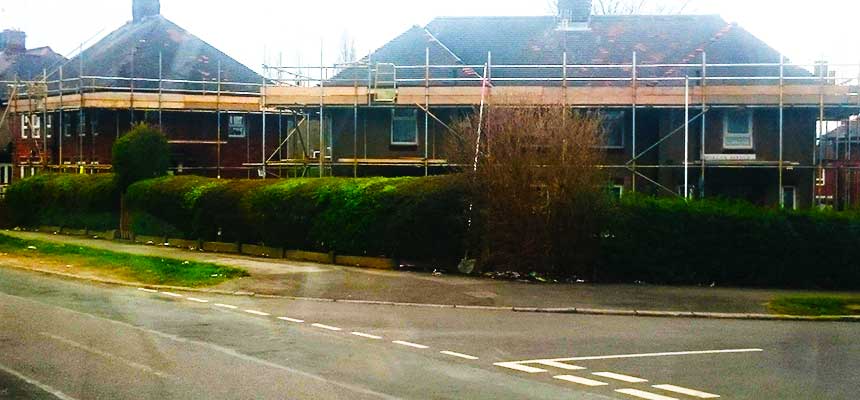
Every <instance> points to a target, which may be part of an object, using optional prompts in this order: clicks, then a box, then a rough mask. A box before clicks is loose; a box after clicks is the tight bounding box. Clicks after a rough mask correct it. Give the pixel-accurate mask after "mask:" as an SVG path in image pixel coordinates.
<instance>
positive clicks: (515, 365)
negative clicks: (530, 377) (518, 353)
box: [493, 362, 546, 374]
mask: <svg viewBox="0 0 860 400" xmlns="http://www.w3.org/2000/svg"><path fill="white" fill-rule="evenodd" d="M493 365H495V366H497V367H502V368H509V369H512V370H515V371H522V372H527V373H529V374H537V373H540V372H546V370H545V369H540V368H535V367H529V366H528V365H523V364H520V363H518V362H500V363H495V364H493Z"/></svg>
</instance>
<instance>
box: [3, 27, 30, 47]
mask: <svg viewBox="0 0 860 400" xmlns="http://www.w3.org/2000/svg"><path fill="white" fill-rule="evenodd" d="M0 51H4V52H9V53H23V52H25V51H27V34H26V33H24V32H21V31H16V30H11V29H6V30H4V31H3V32H0Z"/></svg>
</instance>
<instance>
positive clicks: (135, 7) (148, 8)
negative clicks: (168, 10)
mask: <svg viewBox="0 0 860 400" xmlns="http://www.w3.org/2000/svg"><path fill="white" fill-rule="evenodd" d="M131 8H132V10H131V14H132V16H133V18H134V22H140V21H142V20H143V19H144V18H146V17H152V16H155V15H159V14H161V2H160V1H159V0H132V5H131Z"/></svg>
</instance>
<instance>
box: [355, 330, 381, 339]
mask: <svg viewBox="0 0 860 400" xmlns="http://www.w3.org/2000/svg"><path fill="white" fill-rule="evenodd" d="M352 334H353V335H355V336H359V337H363V338H367V339H373V340H382V336H376V335H370V334H367V333H362V332H352Z"/></svg>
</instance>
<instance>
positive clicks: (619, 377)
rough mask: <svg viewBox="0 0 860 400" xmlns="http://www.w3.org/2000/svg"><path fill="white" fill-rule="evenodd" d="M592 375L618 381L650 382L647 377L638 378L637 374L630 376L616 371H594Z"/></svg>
mask: <svg viewBox="0 0 860 400" xmlns="http://www.w3.org/2000/svg"><path fill="white" fill-rule="evenodd" d="M591 375H596V376H602V377H604V378H609V379H615V380H616V381H621V382H627V383H644V382H648V380H647V379H642V378H637V377H635V376H629V375H621V374H616V373H614V372H595V373H592V374H591Z"/></svg>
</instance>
